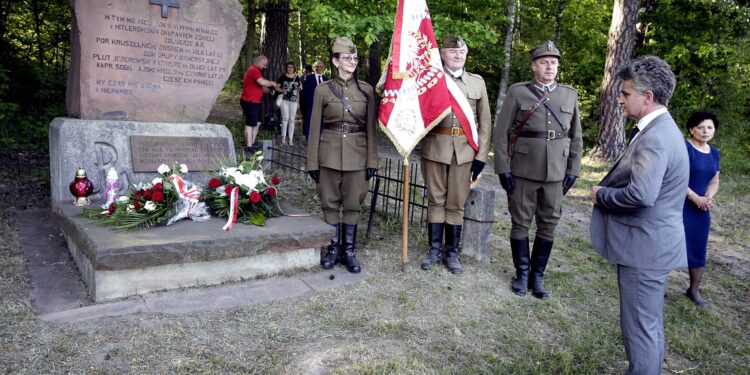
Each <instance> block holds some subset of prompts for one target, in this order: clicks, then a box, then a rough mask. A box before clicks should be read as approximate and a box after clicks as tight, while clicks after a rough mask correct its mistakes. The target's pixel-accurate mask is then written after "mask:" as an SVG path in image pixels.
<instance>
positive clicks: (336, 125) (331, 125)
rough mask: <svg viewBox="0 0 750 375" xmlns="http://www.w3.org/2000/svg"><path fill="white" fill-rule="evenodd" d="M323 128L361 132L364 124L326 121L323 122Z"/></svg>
mask: <svg viewBox="0 0 750 375" xmlns="http://www.w3.org/2000/svg"><path fill="white" fill-rule="evenodd" d="M323 129H326V130H332V131H335V132H339V133H344V134H347V133H362V132H364V131H365V126H364V125H360V124H353V123H351V122H326V123H323Z"/></svg>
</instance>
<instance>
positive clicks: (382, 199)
mask: <svg viewBox="0 0 750 375" xmlns="http://www.w3.org/2000/svg"><path fill="white" fill-rule="evenodd" d="M264 160H265V161H266V162H268V163H269V164H270V166H271V169H273V170H275V171H283V172H285V173H302V174H305V173H307V152H306V150H305V148H304V146H302V145H299V144H297V145H295V146H284V147H283V148H282V147H278V145H276V144H273V145H271V146H270V147H266V149H265V150H264ZM369 191H370V194H371V198H370V218H369V220H368V224H367V227H368V230H367V232H368V233H369V232H370V228H371V226H372V221H373V219H374V215H375V212H376V211H377V212H380V213H381V214H382V215H383V216H384V217H385V218H386V219H388V218H391V217H392V218H394V219H397V220H398V219H400V218H401V216H402V212H403V205H404V199H403V194H404V166H403V160H402V159H392V158H387V157H381V158H380V162H379V168H378V173H377V174H376V175H375V177H374V178H372V179H371V180H370V189H369ZM426 193H427V187H426V186H425V185H424V183H423V182H422V174H421V172H420V168H419V163H417V162H416V161H415V160H411V161H410V168H409V223H410V224H414V223H415V222H416V223H418V224H419V225H422V224H424V223H425V222H426V221H427V212H426V211H427V198H426V197H425V196H426Z"/></svg>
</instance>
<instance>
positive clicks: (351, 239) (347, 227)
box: [341, 224, 362, 273]
mask: <svg viewBox="0 0 750 375" xmlns="http://www.w3.org/2000/svg"><path fill="white" fill-rule="evenodd" d="M342 226H343V227H344V253H343V254H342V255H341V264H343V265H345V266H346V269H347V270H348V271H349V272H351V273H359V272H360V271H362V268H360V267H359V262H357V258H356V257H355V256H354V243H355V242H356V241H357V224H342Z"/></svg>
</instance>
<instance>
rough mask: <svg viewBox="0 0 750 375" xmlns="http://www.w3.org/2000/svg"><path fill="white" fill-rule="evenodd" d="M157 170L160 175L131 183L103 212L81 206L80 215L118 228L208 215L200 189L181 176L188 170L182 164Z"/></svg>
mask: <svg viewBox="0 0 750 375" xmlns="http://www.w3.org/2000/svg"><path fill="white" fill-rule="evenodd" d="M157 171H158V172H159V173H160V174H161V175H162V177H157V178H155V179H153V180H152V181H151V182H150V183H142V182H141V183H138V184H133V187H132V190H131V192H130V193H129V194H128V195H124V196H122V197H120V198H119V199H117V200H116V201H114V202H112V203H110V204H109V206H108V207H107V208H106V209H105V210H104V211H101V210H97V209H83V214H84V215H86V216H88V217H89V218H91V219H97V220H98V221H99V223H100V224H102V225H108V226H112V227H114V228H115V229H118V230H130V229H136V228H148V227H153V226H157V225H161V224H165V225H171V224H172V223H174V222H175V221H178V220H180V219H183V218H190V219H191V220H194V221H204V220H208V219H209V218H210V215H209V213H208V209H207V208H206V206H205V204H204V203H202V202H199V200H200V196H201V190H200V189H199V188H198V187H196V186H194V185H193V184H191V183H189V182H187V181H185V180H183V179H182V176H181V175H180V174H181V173H187V172H188V168H187V166H186V165H185V164H180V166H179V169H178V168H177V167H176V166H175V167H173V168H170V167H169V166H167V165H166V164H162V165H160V166H159V168H158V170H157Z"/></svg>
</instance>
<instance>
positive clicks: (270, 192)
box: [266, 186, 276, 198]
mask: <svg viewBox="0 0 750 375" xmlns="http://www.w3.org/2000/svg"><path fill="white" fill-rule="evenodd" d="M266 194H268V196H269V197H271V198H273V197H275V196H276V188H275V187H273V186H269V187H268V189H266Z"/></svg>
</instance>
